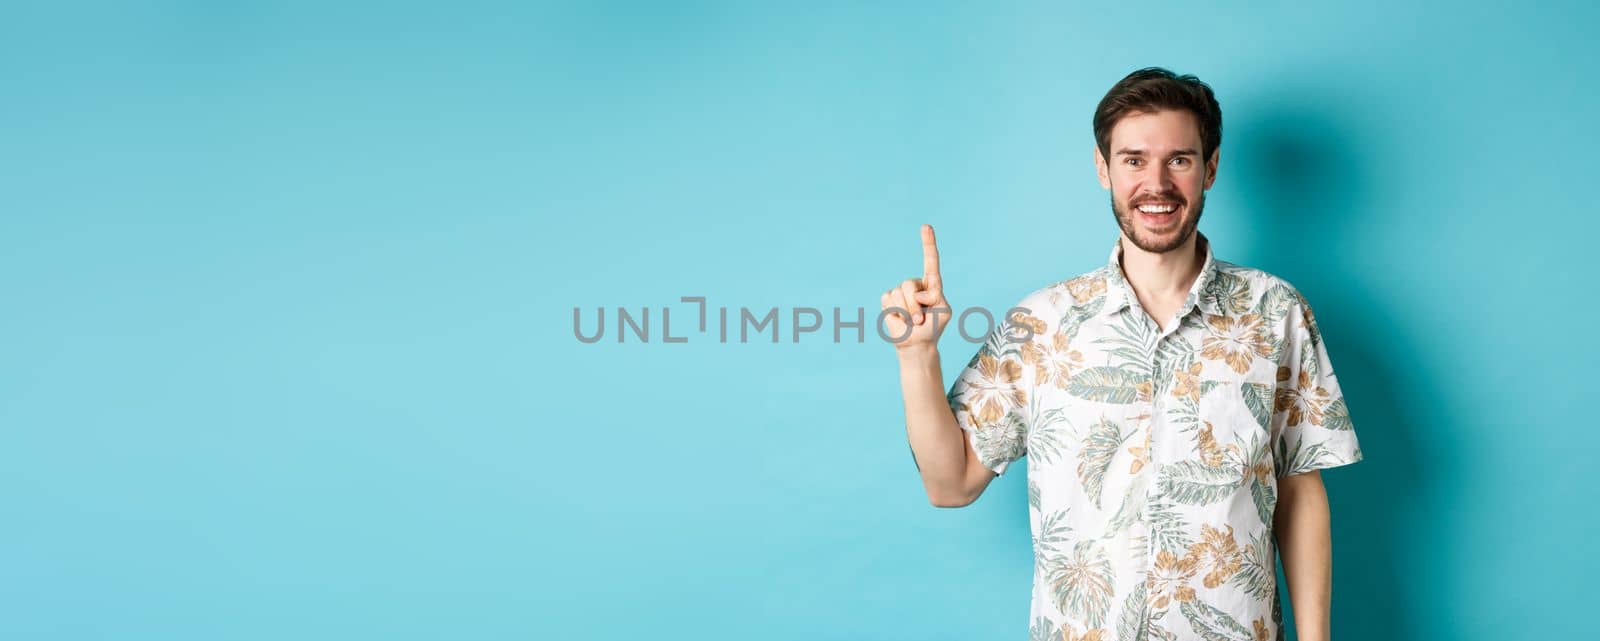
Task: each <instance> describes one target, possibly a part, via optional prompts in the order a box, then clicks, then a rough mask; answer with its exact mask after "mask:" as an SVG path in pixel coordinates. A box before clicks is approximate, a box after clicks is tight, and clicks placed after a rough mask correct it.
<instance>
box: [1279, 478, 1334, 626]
mask: <svg viewBox="0 0 1600 641" xmlns="http://www.w3.org/2000/svg"><path fill="white" fill-rule="evenodd" d="M1272 520H1273V529H1274V530H1275V531H1276V533H1277V541H1278V554H1279V556H1280V557H1281V558H1282V559H1283V574H1284V577H1285V578H1286V579H1287V580H1288V584H1289V602H1290V607H1291V608H1292V609H1293V612H1294V623H1295V631H1296V632H1298V633H1299V635H1298V636H1299V638H1300V639H1301V641H1327V639H1328V634H1329V630H1328V627H1329V626H1328V618H1329V610H1330V607H1331V602H1332V593H1333V536H1332V534H1331V532H1330V530H1329V521H1330V515H1329V511H1328V494H1327V489H1326V488H1325V487H1324V486H1323V484H1322V473H1321V472H1320V471H1317V470H1312V471H1310V472H1306V473H1303V474H1295V475H1292V476H1287V477H1284V478H1282V479H1280V480H1279V481H1278V506H1277V508H1276V510H1275V511H1274V515H1273V518H1272Z"/></svg>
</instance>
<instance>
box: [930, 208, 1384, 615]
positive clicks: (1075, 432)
mask: <svg viewBox="0 0 1600 641" xmlns="http://www.w3.org/2000/svg"><path fill="white" fill-rule="evenodd" d="M1198 243H1199V247H1200V248H1201V249H1200V251H1202V252H1204V254H1205V262H1204V265H1203V267H1202V268H1201V272H1200V275H1199V276H1198V277H1197V278H1196V279H1195V283H1194V285H1193V286H1192V287H1191V289H1190V292H1189V295H1188V297H1187V299H1186V301H1185V302H1184V305H1183V306H1182V307H1181V308H1180V309H1179V310H1178V312H1177V313H1176V314H1175V315H1174V317H1173V318H1170V319H1163V320H1164V321H1166V322H1163V323H1156V322H1155V321H1154V320H1153V319H1152V318H1151V317H1150V315H1149V314H1148V313H1146V312H1145V311H1144V309H1143V307H1142V305H1141V304H1140V303H1139V301H1138V299H1137V297H1136V296H1134V295H1133V292H1132V289H1131V287H1130V286H1129V285H1128V283H1127V280H1126V279H1125V278H1124V277H1123V274H1122V270H1121V266H1120V265H1121V246H1120V244H1119V245H1116V246H1114V247H1113V249H1112V252H1111V256H1110V259H1109V260H1108V261H1107V263H1106V264H1105V265H1104V266H1102V267H1100V268H1099V269H1096V270H1094V271H1092V272H1089V273H1087V274H1083V275H1080V276H1077V277H1074V278H1071V279H1068V280H1064V281H1061V282H1057V283H1054V284H1052V285H1049V286H1047V287H1044V288H1041V289H1039V290H1036V291H1034V292H1032V293H1030V294H1029V295H1028V296H1027V297H1025V298H1024V299H1023V300H1022V302H1020V303H1019V304H1018V305H1017V306H1016V307H1017V308H1018V309H1020V310H1023V311H1013V312H1012V313H1011V314H1010V315H1009V316H1007V318H1006V320H1005V322H1003V323H1001V324H1000V326H999V327H996V328H995V329H994V331H992V332H991V333H990V334H989V336H988V337H987V339H986V340H985V341H984V343H983V344H982V345H980V346H979V348H978V350H977V353H976V354H974V355H973V357H972V359H971V360H970V361H969V362H968V364H967V366H966V368H964V369H963V370H962V371H961V372H960V374H959V375H958V376H957V377H956V380H955V382H954V383H953V385H952V386H951V388H950V391H949V394H948V400H949V402H950V407H951V409H952V410H953V411H954V412H955V415H956V422H957V424H958V425H959V426H960V427H961V429H962V430H963V432H964V433H965V434H966V436H967V438H968V442H969V443H971V445H972V448H973V450H974V451H975V452H976V453H977V455H978V458H979V460H981V461H982V462H983V464H984V466H985V467H988V468H989V469H990V470H992V471H993V472H994V473H995V474H1004V473H1005V472H1006V469H1007V467H1008V466H1009V465H1010V464H1011V463H1013V462H1015V461H1017V460H1019V459H1021V458H1022V457H1024V456H1027V457H1028V460H1029V465H1028V515H1029V522H1030V526H1031V528H1032V533H1033V539H1034V553H1035V562H1036V566H1035V572H1034V586H1033V602H1032V608H1031V613H1030V638H1034V639H1066V640H1068V641H1074V640H1079V639H1095V640H1097V641H1147V640H1149V641H1153V640H1157V639H1196V638H1199V639H1239V640H1241V641H1266V640H1268V639H1278V638H1282V635H1283V631H1282V629H1281V628H1282V619H1281V614H1280V612H1281V609H1280V604H1279V602H1278V598H1279V597H1278V594H1279V590H1278V586H1277V585H1276V572H1275V569H1274V568H1275V565H1274V564H1275V563H1276V554H1277V548H1276V540H1275V538H1274V535H1273V530H1272V514H1273V510H1274V508H1275V507H1276V503H1277V486H1278V482H1279V480H1280V479H1283V478H1284V477H1287V476H1290V475H1293V474H1302V473H1305V472H1309V471H1312V470H1318V469H1323V468H1329V467H1335V466H1339V465H1346V464H1349V463H1354V462H1356V461H1359V460H1361V458H1362V453H1361V448H1360V445H1359V444H1358V442H1357V440H1356V434H1355V430H1354V426H1353V423H1352V421H1351V419H1350V412H1349V408H1348V406H1347V404H1346V403H1345V400H1344V397H1343V395H1342V393H1341V392H1340V388H1339V384H1338V379H1336V378H1335V377H1334V372H1333V367H1332V364H1331V363H1330V362H1329V359H1328V353H1327V349H1326V346H1325V345H1323V343H1322V334H1321V332H1320V331H1318V329H1317V326H1316V320H1315V316H1314V315H1313V314H1312V312H1311V307H1310V304H1309V303H1307V302H1306V300H1305V298H1304V297H1303V296H1301V294H1300V292H1299V291H1298V290H1296V289H1295V288H1294V287H1293V286H1292V285H1290V284H1289V283H1288V282H1286V281H1284V280H1282V279H1280V278H1278V277H1276V276H1273V275H1271V274H1269V273H1267V272H1264V271H1261V270H1258V269H1252V268H1248V267H1243V266H1240V265H1236V264H1233V263H1229V262H1226V261H1221V260H1218V259H1216V258H1215V257H1214V256H1213V254H1212V250H1211V243H1210V240H1209V239H1208V238H1206V237H1205V235H1204V234H1200V235H1199V237H1198Z"/></svg>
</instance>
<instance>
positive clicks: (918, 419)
mask: <svg viewBox="0 0 1600 641" xmlns="http://www.w3.org/2000/svg"><path fill="white" fill-rule="evenodd" d="M898 355H899V358H900V394H901V396H902V398H903V399H904V401H905V414H906V438H907V439H908V440H909V441H910V443H911V453H912V456H913V457H914V458H915V461H916V465H917V470H918V471H919V472H921V474H922V484H923V487H924V488H925V489H926V490H927V492H928V496H929V497H930V498H933V499H935V501H936V502H940V501H941V500H942V499H948V500H955V499H959V498H960V495H961V494H962V493H963V492H964V491H965V489H964V483H963V477H964V475H965V472H966V463H967V453H966V445H965V443H964V438H965V437H964V436H963V434H962V431H961V428H959V427H957V426H956V418H955V414H954V413H953V412H951V411H950V404H949V401H948V400H946V398H945V390H944V374H943V372H942V370H941V369H940V366H939V352H938V350H937V349H934V348H932V347H928V348H926V349H920V348H916V349H905V350H901V351H900V352H899V354H898Z"/></svg>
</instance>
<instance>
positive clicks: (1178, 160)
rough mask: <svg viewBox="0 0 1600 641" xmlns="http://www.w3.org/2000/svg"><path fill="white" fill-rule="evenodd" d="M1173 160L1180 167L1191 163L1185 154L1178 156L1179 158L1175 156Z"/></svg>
mask: <svg viewBox="0 0 1600 641" xmlns="http://www.w3.org/2000/svg"><path fill="white" fill-rule="evenodd" d="M1172 162H1173V164H1176V165H1178V166H1179V167H1183V166H1185V165H1188V164H1189V159H1188V158H1187V157H1184V156H1178V157H1177V158H1173V159H1172Z"/></svg>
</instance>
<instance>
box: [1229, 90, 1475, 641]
mask: <svg viewBox="0 0 1600 641" xmlns="http://www.w3.org/2000/svg"><path fill="white" fill-rule="evenodd" d="M1260 104H1261V105H1262V106H1261V107H1256V108H1255V110H1254V115H1252V116H1251V117H1250V118H1249V119H1248V122H1247V123H1245V124H1244V125H1242V126H1240V127H1239V128H1238V129H1236V130H1235V131H1239V134H1237V136H1236V137H1235V138H1234V139H1233V140H1231V141H1227V142H1224V149H1226V148H1227V147H1229V146H1231V147H1232V148H1233V149H1232V153H1229V152H1228V151H1224V152H1223V157H1224V159H1225V160H1224V161H1223V165H1222V167H1219V169H1222V170H1223V171H1226V169H1225V167H1226V165H1227V163H1228V161H1229V160H1231V161H1232V162H1233V164H1234V168H1235V175H1234V176H1233V177H1232V180H1235V181H1237V182H1236V184H1237V185H1238V186H1239V187H1238V193H1239V198H1240V205H1241V208H1242V212H1241V213H1242V215H1243V216H1244V219H1245V220H1246V221H1247V222H1248V226H1249V229H1250V233H1249V234H1248V235H1247V237H1248V238H1252V239H1254V244H1253V245H1249V246H1240V247H1237V248H1236V249H1237V251H1238V254H1237V255H1239V256H1242V257H1247V259H1246V260H1241V261H1240V262H1243V263H1245V264H1247V265H1250V266H1253V267H1260V268H1263V269H1266V270H1267V271H1269V272H1273V273H1275V274H1277V275H1279V276H1281V277H1283V278H1285V279H1287V280H1289V282H1291V283H1292V284H1293V285H1294V286H1295V287H1296V288H1298V289H1299V290H1300V291H1301V292H1302V293H1303V294H1304V295H1305V296H1306V298H1307V300H1308V301H1309V302H1310V303H1311V305H1312V308H1313V309H1314V310H1315V313H1316V314H1315V315H1316V318H1317V321H1318V323H1319V325H1320V326H1321V328H1322V331H1323V334H1324V335H1325V336H1329V337H1330V338H1329V341H1328V344H1327V346H1328V351H1329V359H1330V360H1331V363H1332V366H1333V371H1334V374H1335V375H1336V376H1337V378H1338V381H1339V384H1340V386H1341V388H1342V390H1343V391H1344V393H1345V397H1346V399H1347V400H1348V402H1349V406H1350V412H1351V416H1352V419H1353V421H1354V424H1355V429H1356V435H1357V437H1358V438H1359V439H1360V443H1361V449H1362V452H1363V455H1364V459H1363V460H1362V461H1361V462H1358V463H1355V464H1354V465H1350V466H1345V467H1338V468H1332V469H1328V470H1324V471H1323V477H1324V479H1325V480H1326V484H1327V486H1328V493H1329V503H1330V505H1331V508H1332V518H1333V520H1332V523H1333V543H1334V551H1333V566H1334V569H1333V586H1334V589H1333V613H1332V622H1333V633H1334V636H1335V637H1336V638H1339V637H1342V638H1348V639H1372V640H1374V641H1379V640H1388V639H1417V638H1440V637H1439V635H1440V634H1443V635H1444V638H1449V637H1451V636H1454V635H1452V634H1450V633H1449V632H1448V631H1443V630H1440V629H1439V626H1440V624H1442V623H1443V622H1440V621H1418V620H1416V619H1415V617H1414V615H1413V614H1412V613H1415V612H1417V611H1419V608H1418V607H1415V606H1416V605H1417V604H1415V603H1412V602H1411V600H1413V599H1414V598H1415V595H1417V594H1419V593H1422V592H1425V591H1429V590H1432V589H1434V587H1435V582H1436V581H1440V580H1442V577H1438V576H1418V575H1417V574H1416V573H1415V572H1414V571H1413V569H1412V568H1414V567H1415V566H1416V565H1417V561H1418V559H1416V558H1415V556H1414V555H1413V554H1412V553H1411V551H1410V550H1409V549H1408V548H1409V546H1411V545H1413V544H1414V543H1413V542H1414V541H1415V540H1416V539H1417V537H1415V536H1413V535H1412V533H1411V532H1408V531H1406V529H1407V528H1409V527H1413V519H1412V515H1414V514H1415V513H1416V511H1417V506H1420V505H1425V504H1429V503H1433V502H1437V497H1436V495H1434V494H1432V493H1433V492H1435V491H1436V488H1432V487H1430V484H1429V483H1428V481H1429V479H1431V478H1433V477H1432V475H1430V474H1429V471H1428V467H1427V464H1428V459H1427V458H1426V457H1425V456H1422V455H1421V454H1420V453H1419V452H1418V450H1417V448H1416V444H1415V440H1416V433H1417V432H1418V431H1419V430H1418V428H1419V426H1421V424H1422V423H1421V421H1422V420H1425V419H1432V418H1436V417H1437V416H1438V415H1439V413H1437V412H1434V411H1431V410H1430V411H1429V412H1428V416H1426V417H1424V416H1419V415H1417V410H1419V409H1421V408H1424V407H1427V406H1428V404H1429V403H1431V402H1435V401H1434V399H1438V398H1440V395H1439V394H1438V393H1436V392H1435V391H1434V390H1432V389H1430V388H1429V387H1428V386H1429V385H1431V383H1430V381H1433V380H1437V378H1436V375H1437V374H1440V373H1441V372H1440V369H1441V367H1440V365H1439V364H1438V363H1430V362H1426V357H1425V356H1426V355H1425V354H1422V353H1419V352H1418V351H1417V350H1415V349H1414V348H1413V347H1412V346H1408V345H1404V344H1400V340H1399V339H1398V338H1396V337H1397V336H1404V335H1407V332H1396V331H1395V330H1396V328H1398V327H1400V326H1402V324H1404V323H1405V322H1406V320H1407V319H1399V318H1394V317H1392V314H1391V313H1389V311H1388V310H1386V309H1385V307H1384V304H1383V298H1382V297H1381V296H1378V295H1377V294H1380V293H1381V291H1382V288H1384V287H1388V286H1389V284H1388V283H1386V282H1383V281H1378V280H1370V279H1371V277H1370V276H1367V275H1366V274H1371V273H1372V270H1370V269H1359V270H1358V269H1352V268H1353V267H1355V266H1356V265H1357V264H1358V263H1360V262H1362V261H1365V260H1367V258H1366V257H1367V256H1370V254H1368V253H1367V252H1364V251H1363V250H1362V242H1363V238H1362V237H1361V234H1362V232H1361V231H1360V227H1361V226H1359V225H1353V224H1352V223H1354V222H1355V221H1357V220H1359V217H1361V216H1369V215H1373V214H1372V212H1374V211H1378V208H1377V207H1375V205H1376V204H1377V203H1378V202H1380V198H1379V194H1378V193H1377V191H1376V188H1375V184H1374V181H1373V180H1372V177H1373V176H1375V175H1378V174H1377V173H1375V172H1378V171H1381V168H1380V167H1378V166H1377V165H1375V164H1374V163H1377V162H1381V159H1379V158H1372V157H1367V156H1365V155H1363V151H1362V148H1360V147H1358V146H1357V145H1356V144H1355V143H1354V142H1353V141H1356V140H1360V139H1362V136H1360V135H1359V134H1360V132H1358V131H1355V130H1354V129H1355V128H1354V127H1341V126H1340V122H1341V121H1340V119H1339V118H1338V117H1337V113H1336V112H1335V111H1333V110H1332V107H1333V106H1336V105H1338V104H1339V101H1338V100H1336V99H1331V98H1330V97H1328V96H1304V95H1293V94H1292V93H1291V94H1290V95H1288V96H1284V95H1278V96H1275V97H1273V98H1272V99H1271V100H1269V101H1264V102H1263V103H1260ZM1230 133H1232V132H1230ZM1230 156H1231V158H1230ZM1359 279H1369V280H1359ZM1419 401H1420V402H1419ZM1430 449H1431V448H1430ZM1441 529H1442V528H1441ZM1280 572H1281V570H1280ZM1280 576H1281V575H1280ZM1279 589H1280V598H1284V599H1285V602H1284V615H1285V623H1286V624H1288V623H1289V621H1290V617H1291V613H1290V611H1289V607H1288V602H1287V598H1286V597H1287V595H1286V593H1284V592H1283V591H1282V590H1283V588H1282V586H1281V585H1280V588H1279ZM1446 625H1448V624H1446ZM1422 626H1427V627H1426V628H1423V627H1422ZM1289 630H1290V631H1291V634H1292V630H1293V628H1292V627H1291V628H1289Z"/></svg>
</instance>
